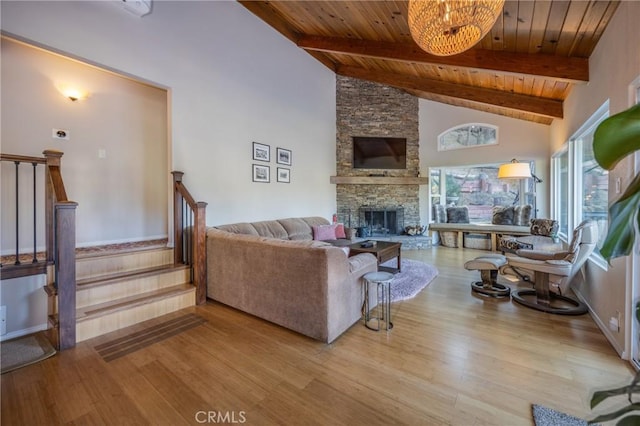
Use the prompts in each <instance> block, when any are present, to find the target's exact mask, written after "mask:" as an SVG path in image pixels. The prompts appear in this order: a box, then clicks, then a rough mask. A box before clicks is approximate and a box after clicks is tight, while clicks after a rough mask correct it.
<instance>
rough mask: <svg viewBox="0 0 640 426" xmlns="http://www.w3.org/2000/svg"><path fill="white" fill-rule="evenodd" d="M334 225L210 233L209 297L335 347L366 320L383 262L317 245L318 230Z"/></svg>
mask: <svg viewBox="0 0 640 426" xmlns="http://www.w3.org/2000/svg"><path fill="white" fill-rule="evenodd" d="M328 224H329V222H328V221H327V220H326V219H324V218H321V217H306V218H288V219H280V220H270V221H263V222H254V223H236V224H229V225H222V226H217V227H213V228H209V229H208V230H207V297H208V298H210V299H213V300H215V301H218V302H220V303H224V304H226V305H229V306H232V307H234V308H237V309H240V310H242V311H244V312H248V313H250V314H252V315H255V316H258V317H260V318H263V319H265V320H268V321H271V322H274V323H276V324H279V325H281V326H283V327H286V328H288V329H291V330H294V331H297V332H298V333H302V334H304V335H306V336H309V337H312V338H314V339H317V340H321V341H323V342H327V343H330V342H332V341H333V340H335V339H336V338H337V337H338V336H340V335H341V334H342V333H343V332H344V331H346V330H347V329H348V328H349V327H351V326H352V325H353V324H354V323H355V322H356V321H358V320H359V319H360V318H361V308H362V302H363V299H362V298H363V296H362V295H363V292H362V276H363V275H364V274H366V273H368V272H373V271H376V270H377V262H376V258H375V257H374V256H373V255H371V254H358V255H356V256H352V257H348V254H347V251H348V250H345V248H344V247H338V246H336V245H333V244H331V242H327V241H314V240H313V227H314V226H320V225H328ZM347 242H348V241H347ZM335 243H339V242H335ZM344 244H345V242H344V241H343V242H342V244H341V245H344Z"/></svg>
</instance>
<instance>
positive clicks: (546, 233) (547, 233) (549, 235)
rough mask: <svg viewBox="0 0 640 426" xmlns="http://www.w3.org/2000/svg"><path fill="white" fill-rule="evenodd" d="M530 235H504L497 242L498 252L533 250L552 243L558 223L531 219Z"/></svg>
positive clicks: (556, 233)
mask: <svg viewBox="0 0 640 426" xmlns="http://www.w3.org/2000/svg"><path fill="white" fill-rule="evenodd" d="M530 232H531V235H528V236H525V237H513V236H511V235H504V236H503V237H502V238H500V241H499V242H498V250H500V251H501V252H502V253H503V254H504V253H515V252H516V251H517V250H520V249H529V250H535V249H536V247H540V246H545V245H548V244H551V243H553V242H554V239H555V237H556V236H557V235H558V221H556V220H553V219H531V227H530Z"/></svg>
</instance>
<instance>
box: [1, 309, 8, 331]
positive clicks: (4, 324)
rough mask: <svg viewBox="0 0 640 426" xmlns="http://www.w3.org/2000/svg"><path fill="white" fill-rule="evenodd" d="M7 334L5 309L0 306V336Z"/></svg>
mask: <svg viewBox="0 0 640 426" xmlns="http://www.w3.org/2000/svg"><path fill="white" fill-rule="evenodd" d="M3 334H7V307H6V306H0V335H3Z"/></svg>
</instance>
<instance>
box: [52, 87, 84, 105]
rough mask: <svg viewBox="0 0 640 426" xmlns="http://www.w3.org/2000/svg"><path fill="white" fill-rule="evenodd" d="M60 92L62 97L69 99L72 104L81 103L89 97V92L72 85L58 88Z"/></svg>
mask: <svg viewBox="0 0 640 426" xmlns="http://www.w3.org/2000/svg"><path fill="white" fill-rule="evenodd" d="M58 91H59V92H60V93H62V96H64V97H65V98H67V99H69V100H70V101H71V102H75V101H81V100H84V99H87V98H88V97H89V92H87V91H86V90H82V89H78V88H77V87H74V86H71V85H61V86H58Z"/></svg>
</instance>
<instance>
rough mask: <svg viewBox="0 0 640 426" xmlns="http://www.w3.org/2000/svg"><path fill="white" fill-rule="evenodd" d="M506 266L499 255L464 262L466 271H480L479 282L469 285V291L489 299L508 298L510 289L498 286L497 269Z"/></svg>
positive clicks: (486, 255)
mask: <svg viewBox="0 0 640 426" xmlns="http://www.w3.org/2000/svg"><path fill="white" fill-rule="evenodd" d="M506 264H507V258H506V257H504V256H503V255H501V254H485V255H483V256H479V257H476V258H475V259H472V260H469V261H467V262H465V264H464V267H465V269H466V270H468V271H480V279H481V281H474V282H472V283H471V290H473V291H475V292H477V293H480V294H484V295H486V296H491V297H509V294H510V293H511V289H510V288H509V287H507V286H505V285H502V284H498V283H497V278H498V269H500V267H501V266H503V265H506Z"/></svg>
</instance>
